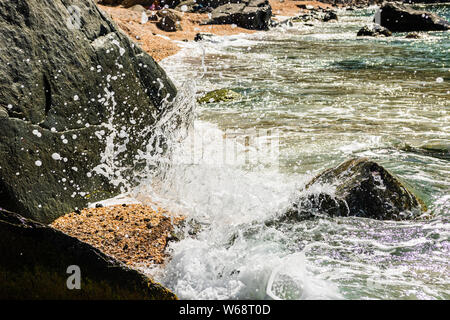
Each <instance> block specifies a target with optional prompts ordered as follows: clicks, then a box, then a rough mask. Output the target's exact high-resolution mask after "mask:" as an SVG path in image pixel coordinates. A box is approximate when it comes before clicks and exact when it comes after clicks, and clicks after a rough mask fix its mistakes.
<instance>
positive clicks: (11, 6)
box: [0, 0, 176, 223]
mask: <svg viewBox="0 0 450 320" xmlns="http://www.w3.org/2000/svg"><path fill="white" fill-rule="evenodd" d="M71 5H75V6H77V7H78V8H80V10H81V11H80V12H79V14H80V15H79V16H77V14H74V12H73V11H70V10H69V8H70V6H71ZM0 12H1V13H0V28H1V30H2V33H1V34H0V45H1V47H2V48H3V49H2V50H1V51H0V108H1V110H0V127H1V128H2V133H1V135H0V207H3V208H6V209H9V210H12V211H16V212H21V213H22V214H23V215H24V216H26V217H31V218H33V219H35V220H38V221H41V222H46V223H47V222H50V221H53V220H54V219H55V218H57V217H59V216H61V215H63V214H65V213H67V212H71V211H72V210H73V209H74V208H76V207H78V208H82V207H85V206H86V203H87V202H88V201H89V202H94V201H96V200H100V199H104V198H109V197H111V196H113V195H114V194H116V193H117V192H119V191H120V190H119V189H120V188H119V185H113V184H111V183H110V182H109V178H105V174H99V173H101V172H103V173H105V172H104V170H106V169H105V167H104V166H103V167H102V166H100V167H98V166H99V165H101V164H102V163H103V165H104V164H105V161H106V160H105V157H106V154H105V152H106V141H107V140H108V139H107V137H110V138H111V139H112V141H114V144H115V145H116V146H117V145H126V146H127V148H126V150H125V151H123V152H122V151H120V152H119V151H118V150H117V149H115V151H114V149H113V150H112V152H114V153H115V155H114V158H115V159H114V160H112V158H111V161H115V163H116V165H117V166H118V167H125V166H130V168H131V167H133V166H134V167H135V168H138V167H139V163H137V162H139V161H138V160H136V158H135V155H136V153H137V150H138V149H140V148H141V147H142V146H145V145H147V144H148V142H149V141H150V140H151V139H152V138H153V132H152V131H151V130H150V131H145V130H144V128H147V127H149V126H151V125H152V124H153V123H155V122H156V121H157V120H158V119H159V118H160V117H161V115H162V114H163V113H164V112H166V111H168V109H169V108H170V106H169V104H167V103H165V101H170V100H172V99H173V98H174V97H175V95H176V89H175V86H174V85H173V84H172V82H171V81H170V80H169V79H168V78H167V76H166V74H165V72H164V71H163V70H162V69H161V68H160V67H159V66H158V64H157V63H156V62H155V61H154V60H153V59H152V58H151V57H150V56H149V55H148V54H146V53H145V52H144V51H142V50H141V49H140V48H139V47H137V46H136V45H135V44H134V43H132V42H131V41H130V39H129V38H128V37H127V36H125V35H124V34H123V33H122V32H120V31H119V30H118V29H117V27H116V25H115V24H114V23H113V22H112V21H111V20H110V19H109V18H108V17H106V16H105V15H104V14H103V13H102V11H100V10H99V9H98V8H97V7H96V5H95V3H94V2H93V1H92V0H88V1H81V0H71V1H62V0H58V1H49V0H45V1H37V2H36V1H30V0H18V1H14V2H12V1H2V2H0ZM44 17H45V19H44ZM78 18H79V20H78ZM166 99H167V100H166ZM5 111H6V112H5ZM105 124H106V125H105ZM124 128H125V129H124ZM144 132H146V133H144ZM129 141H133V143H128V142H129ZM94 168H97V170H94ZM109 174H112V175H114V174H115V173H113V172H110V173H109ZM122 174H124V176H126V170H125V171H124V172H122Z"/></svg>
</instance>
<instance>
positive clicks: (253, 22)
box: [206, 0, 272, 30]
mask: <svg viewBox="0 0 450 320" xmlns="http://www.w3.org/2000/svg"><path fill="white" fill-rule="evenodd" d="M271 16H272V7H271V6H270V4H269V1H268V0H243V1H241V2H239V3H228V4H224V5H221V6H219V7H217V8H216V9H214V10H213V11H212V12H211V19H210V20H209V21H207V22H206V23H207V24H235V25H237V26H238V27H242V28H246V29H253V30H267V29H268V28H269V22H270V17H271Z"/></svg>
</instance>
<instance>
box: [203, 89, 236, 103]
mask: <svg viewBox="0 0 450 320" xmlns="http://www.w3.org/2000/svg"><path fill="white" fill-rule="evenodd" d="M241 98H242V96H241V95H240V94H239V93H237V92H236V91H233V90H229V89H218V90H213V91H210V92H208V93H207V94H205V95H204V96H202V97H201V98H199V99H198V100H197V101H198V103H213V102H227V101H233V100H238V99H241Z"/></svg>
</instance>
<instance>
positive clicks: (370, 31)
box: [356, 24, 392, 37]
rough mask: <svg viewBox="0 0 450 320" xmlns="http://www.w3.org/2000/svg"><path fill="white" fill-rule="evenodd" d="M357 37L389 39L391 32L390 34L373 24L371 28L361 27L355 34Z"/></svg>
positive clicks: (383, 28)
mask: <svg viewBox="0 0 450 320" xmlns="http://www.w3.org/2000/svg"><path fill="white" fill-rule="evenodd" d="M356 36H357V37H379V36H384V37H390V36H392V32H390V31H389V30H388V29H386V28H385V27H382V26H380V25H379V24H374V25H371V26H364V27H362V28H361V29H360V30H359V31H358V33H357V34H356Z"/></svg>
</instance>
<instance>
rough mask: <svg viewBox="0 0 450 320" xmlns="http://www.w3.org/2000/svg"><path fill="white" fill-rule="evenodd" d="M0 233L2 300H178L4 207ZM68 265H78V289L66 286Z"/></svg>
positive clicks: (91, 249)
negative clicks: (0, 238)
mask: <svg viewBox="0 0 450 320" xmlns="http://www.w3.org/2000/svg"><path fill="white" fill-rule="evenodd" d="M0 234H1V237H2V241H0V252H1V253H2V258H1V259H0V282H1V285H0V299H95V300H98V299H127V300H130V299H139V300H147V299H157V300H174V299H176V296H175V295H174V294H173V293H172V292H170V291H169V290H168V289H166V288H164V287H163V286H161V285H160V284H158V283H156V282H154V281H153V280H151V279H149V278H147V277H146V276H145V275H143V274H142V273H140V272H138V271H136V270H133V269H130V268H128V267H126V266H125V265H124V264H122V263H120V262H119V261H117V260H115V259H114V258H112V257H110V256H107V255H105V254H104V253H102V252H101V251H99V250H98V249H95V248H94V247H92V246H91V245H89V244H87V243H84V242H81V241H80V240H78V239H76V238H73V237H70V236H68V235H66V234H64V233H62V232H60V231H58V230H55V229H53V228H50V227H48V226H46V225H43V224H40V223H37V222H34V221H32V220H28V219H26V218H24V217H22V216H20V215H18V214H15V213H12V212H8V211H5V210H3V209H0ZM69 266H77V267H79V270H80V275H81V276H80V289H79V290H78V289H73V290H69V289H68V287H67V285H66V283H67V282H69V283H72V282H71V281H70V280H69V281H68V278H69V277H70V276H71V275H72V274H73V271H70V273H68V271H67V270H68V267H69Z"/></svg>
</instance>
